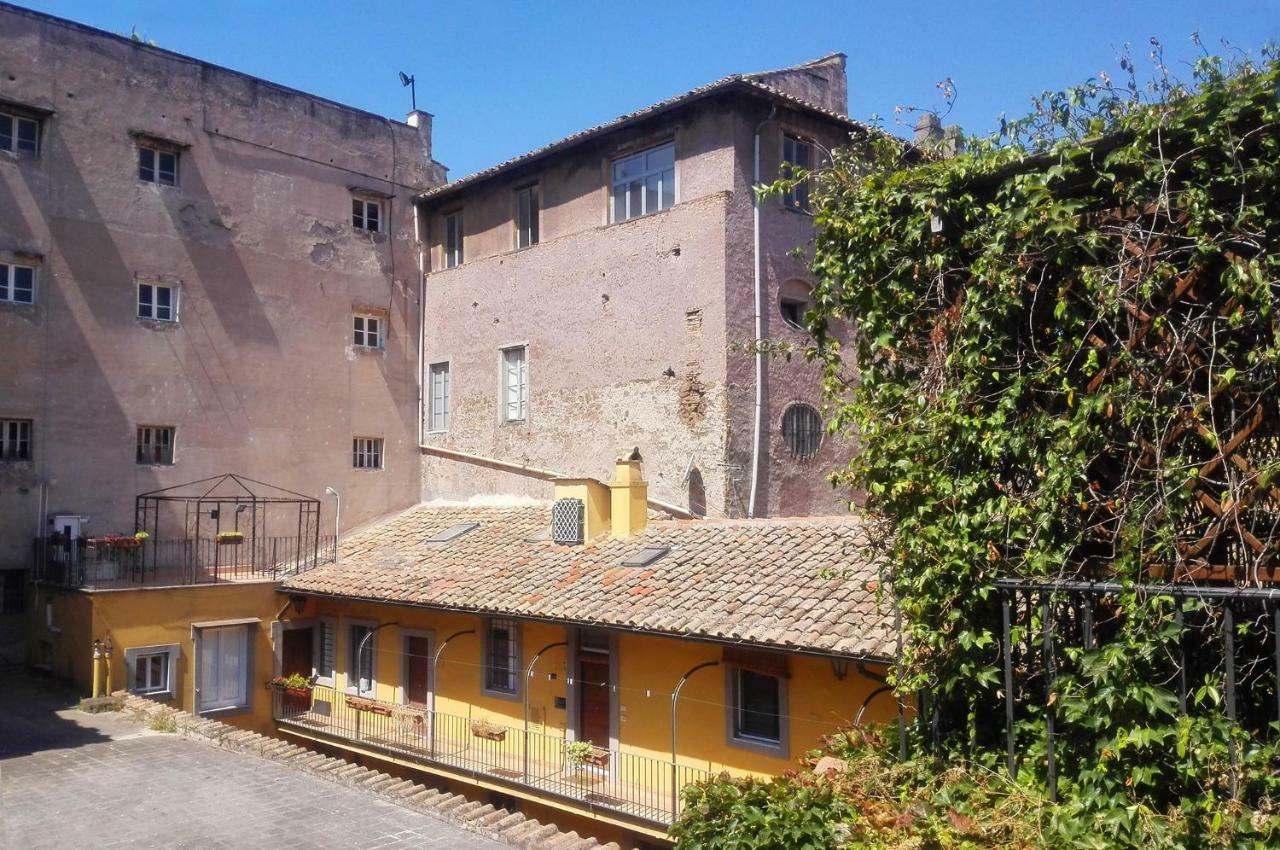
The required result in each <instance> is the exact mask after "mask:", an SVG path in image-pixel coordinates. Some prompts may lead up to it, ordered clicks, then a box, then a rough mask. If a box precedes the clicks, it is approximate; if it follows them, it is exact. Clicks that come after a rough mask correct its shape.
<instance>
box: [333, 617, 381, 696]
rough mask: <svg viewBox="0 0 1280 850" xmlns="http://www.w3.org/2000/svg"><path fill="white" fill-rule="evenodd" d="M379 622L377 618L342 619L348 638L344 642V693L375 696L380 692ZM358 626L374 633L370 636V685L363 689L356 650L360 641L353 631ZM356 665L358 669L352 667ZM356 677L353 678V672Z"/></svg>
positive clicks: (344, 631) (345, 634) (343, 628)
mask: <svg viewBox="0 0 1280 850" xmlns="http://www.w3.org/2000/svg"><path fill="white" fill-rule="evenodd" d="M378 625H379V624H378V622H377V621H375V620H349V619H344V620H343V621H342V630H343V633H344V636H345V637H346V640H345V641H344V642H343V650H344V651H343V655H344V659H343V661H344V664H343V677H344V679H345V682H344V683H343V693H348V694H351V695H352V696H360V697H373V696H376V695H377V693H378V632H377V631H376V629H377V628H378ZM357 628H361V629H368V630H369V631H370V632H371V633H372V637H370V638H369V643H368V647H367V648H368V652H369V667H370V669H369V687H368V688H367V689H362V688H361V687H360V670H359V662H358V661H357V659H356V650H357V649H359V647H360V643H359V641H357V640H356V639H355V636H354V635H353V631H354V630H355V629H357ZM353 667H355V668H356V669H354V670H353V669H352V668H353ZM353 673H354V674H355V678H352V674H353Z"/></svg>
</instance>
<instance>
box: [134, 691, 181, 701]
mask: <svg viewBox="0 0 1280 850" xmlns="http://www.w3.org/2000/svg"><path fill="white" fill-rule="evenodd" d="M129 693H131V694H136V695H137V696H140V697H145V698H146V699H158V700H164V701H166V702H169V701H171V700H173V699H176V697H175V696H174V693H173V691H129Z"/></svg>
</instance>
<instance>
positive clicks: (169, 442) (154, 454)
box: [138, 425, 174, 466]
mask: <svg viewBox="0 0 1280 850" xmlns="http://www.w3.org/2000/svg"><path fill="white" fill-rule="evenodd" d="M173 432H174V429H173V428H171V427H169V426H164V425H143V426H140V427H139V428H138V463H140V464H143V465H144V466H171V465H172V464H173Z"/></svg>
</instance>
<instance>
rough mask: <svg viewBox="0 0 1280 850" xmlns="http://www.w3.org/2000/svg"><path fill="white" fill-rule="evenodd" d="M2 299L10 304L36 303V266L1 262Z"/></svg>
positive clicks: (0, 287)
mask: <svg viewBox="0 0 1280 850" xmlns="http://www.w3.org/2000/svg"><path fill="white" fill-rule="evenodd" d="M0 301H4V302H7V303H9V304H34V303H36V270H35V267H34V266H23V265H18V264H17V263H0Z"/></svg>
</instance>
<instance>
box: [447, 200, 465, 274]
mask: <svg viewBox="0 0 1280 850" xmlns="http://www.w3.org/2000/svg"><path fill="white" fill-rule="evenodd" d="M460 265H462V213H460V212H456V213H450V214H449V215H447V216H445V217H444V267H445V268H446V269H453V268H457V267H458V266H460Z"/></svg>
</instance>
